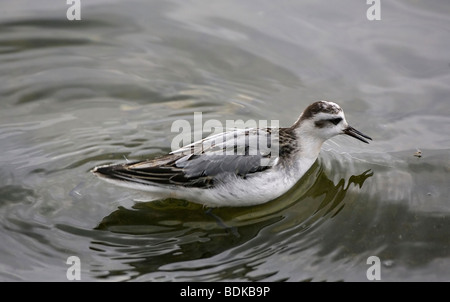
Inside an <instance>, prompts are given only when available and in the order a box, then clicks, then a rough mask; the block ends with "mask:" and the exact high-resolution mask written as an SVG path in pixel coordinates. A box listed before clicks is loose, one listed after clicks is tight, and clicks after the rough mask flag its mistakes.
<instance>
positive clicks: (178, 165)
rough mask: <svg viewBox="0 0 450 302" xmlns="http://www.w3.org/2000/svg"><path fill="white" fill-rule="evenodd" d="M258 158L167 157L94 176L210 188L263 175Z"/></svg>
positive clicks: (101, 169)
mask: <svg viewBox="0 0 450 302" xmlns="http://www.w3.org/2000/svg"><path fill="white" fill-rule="evenodd" d="M260 161H261V157H260V156H245V155H167V156H165V157H164V158H161V159H155V160H150V161H142V162H136V163H129V164H120V165H112V166H103V167H98V168H96V169H95V170H94V173H97V174H99V175H100V176H102V177H106V178H110V179H115V180H119V181H128V182H135V183H140V184H148V185H163V186H168V185H173V186H184V187H196V188H210V187H213V186H215V185H217V183H219V182H221V181H222V180H224V179H225V178H226V177H229V176H233V175H234V176H237V177H241V178H245V177H247V176H248V175H250V174H253V173H256V172H260V171H264V170H266V169H268V168H270V167H269V166H261V165H260Z"/></svg>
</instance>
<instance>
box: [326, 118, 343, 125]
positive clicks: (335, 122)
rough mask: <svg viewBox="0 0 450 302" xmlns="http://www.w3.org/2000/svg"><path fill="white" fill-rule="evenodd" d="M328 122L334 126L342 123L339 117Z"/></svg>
mask: <svg viewBox="0 0 450 302" xmlns="http://www.w3.org/2000/svg"><path fill="white" fill-rule="evenodd" d="M328 121H329V122H331V123H333V124H334V125H337V124H339V123H340V122H341V121H342V118H341V117H337V118H332V119H329V120H328Z"/></svg>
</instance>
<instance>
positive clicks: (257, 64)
mask: <svg viewBox="0 0 450 302" xmlns="http://www.w3.org/2000/svg"><path fill="white" fill-rule="evenodd" d="M381 4H382V7H381V9H382V11H381V18H382V19H381V21H368V20H367V18H366V11H367V9H368V7H369V6H368V5H366V4H365V3H364V1H363V2H361V1H356V0H352V1H350V0H348V1H339V3H331V2H325V1H302V2H300V3H298V2H295V3H294V2H292V1H281V2H280V1H277V2H276V3H275V2H273V1H260V2H258V5H257V6H255V4H254V3H252V2H245V3H243V2H242V1H226V2H214V3H207V4H205V2H204V1H190V2H179V1H178V2H176V1H164V2H163V1H152V2H150V3H147V1H128V2H127V3H126V4H123V3H120V2H114V1H89V3H86V2H85V1H83V2H82V5H81V18H82V21H70V22H69V21H68V20H67V19H66V11H67V8H68V6H67V5H65V1H61V3H59V4H55V3H54V1H39V4H37V3H34V2H29V1H14V2H10V3H8V4H5V3H3V7H2V10H0V70H1V71H2V72H1V74H0V77H1V80H0V83H1V84H0V97H1V109H0V154H1V157H0V213H1V217H2V219H1V222H0V242H2V244H1V246H0V255H1V256H0V280H2V281H14V280H26V281H64V280H67V278H66V272H67V269H68V268H69V265H68V264H66V260H67V258H68V257H69V256H77V257H79V258H80V261H81V279H82V280H84V281H95V280H117V281H126V280H138V281H144V280H145V281H167V280H175V281H249V280H252V281H255V280H263V281H281V280H286V281H300V280H311V281H322V280H327V281H337V280H344V281H367V277H366V272H367V270H368V268H369V267H370V265H368V264H367V259H368V257H370V256H377V257H379V259H380V261H381V268H380V272H381V280H383V281H431V280H438V281H448V280H449V279H450V274H449V270H448V268H449V266H450V233H449V230H450V206H449V199H448V196H449V193H450V192H449V188H448V182H449V178H448V175H449V171H450V156H449V155H450V152H449V151H450V138H449V132H448V129H449V126H450V118H449V116H450V103H449V101H450V100H449V95H450V94H449V92H450V59H449V57H448V51H449V50H450V39H449V33H450V32H449V28H450V17H449V16H450V5H448V4H447V1H444V0H442V1H426V2H425V1H414V2H411V1H394V2H389V3H388V2H386V1H382V3H381ZM318 99H331V100H335V101H336V102H338V103H339V104H340V105H341V106H342V107H343V108H344V110H345V112H346V116H347V119H348V120H349V121H350V123H351V125H353V126H354V127H355V128H357V129H359V130H361V131H362V132H364V133H366V134H368V135H369V136H371V137H373V139H374V140H373V142H371V144H370V145H365V144H363V143H360V142H359V141H357V140H354V139H352V138H345V137H338V138H335V139H333V140H332V141H330V142H328V143H327V144H326V145H325V146H324V150H323V151H322V153H321V155H320V158H319V160H318V161H317V162H316V164H315V165H314V166H313V167H312V169H311V170H310V171H309V172H308V176H307V177H305V178H304V179H302V180H301V181H300V182H299V183H298V184H297V185H296V186H295V187H294V188H293V189H292V190H290V191H289V192H288V193H287V194H286V195H284V196H282V197H280V198H278V199H276V200H274V201H272V202H269V203H267V204H264V205H260V206H255V207H248V208H220V209H213V210H212V211H206V209H203V208H202V207H201V206H198V205H195V204H192V203H189V202H187V201H183V200H164V201H157V202H154V203H148V202H133V200H134V199H136V198H139V197H141V195H140V193H137V192H134V191H132V190H126V189H123V188H117V187H114V186H112V185H109V184H107V183H104V182H101V181H100V180H98V179H96V178H95V177H94V176H93V175H91V173H90V172H89V171H90V170H91V169H92V168H93V167H95V166H97V165H100V164H106V163H119V162H125V161H126V160H140V159H145V158H154V157H156V156H159V155H162V154H164V153H166V152H168V151H170V145H171V140H172V138H173V137H174V136H175V135H176V134H177V133H176V132H172V131H171V125H172V123H173V122H174V121H176V120H179V119H185V120H188V121H190V122H192V121H193V117H194V115H193V112H202V113H203V119H204V120H207V119H217V120H219V121H222V122H223V123H225V121H226V120H237V119H243V120H249V119H254V120H272V119H273V120H279V121H280V124H281V126H288V125H290V124H291V123H292V122H293V121H295V120H296V118H297V117H298V114H299V113H300V112H301V111H302V110H303V108H305V107H306V106H307V105H308V104H310V103H311V102H313V101H315V100H318ZM418 149H419V150H420V151H421V152H422V157H420V158H419V157H417V156H414V155H415V153H416V152H417V151H418Z"/></svg>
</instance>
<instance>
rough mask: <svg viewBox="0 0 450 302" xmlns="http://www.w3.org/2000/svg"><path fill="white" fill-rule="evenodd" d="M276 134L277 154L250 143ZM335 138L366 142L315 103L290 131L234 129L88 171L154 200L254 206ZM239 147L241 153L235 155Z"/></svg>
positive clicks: (336, 110)
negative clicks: (151, 156) (168, 150)
mask: <svg viewBox="0 0 450 302" xmlns="http://www.w3.org/2000/svg"><path fill="white" fill-rule="evenodd" d="M275 130H276V131H275ZM275 132H276V138H277V148H278V149H277V152H269V153H268V152H267V150H266V152H264V151H263V150H262V149H261V147H260V144H258V143H256V144H255V143H252V142H254V141H255V140H260V139H261V137H268V138H273V137H275ZM340 134H347V135H349V136H352V137H354V138H356V139H358V140H360V141H362V142H364V143H368V141H367V140H366V139H370V140H371V138H370V137H369V136H367V135H365V134H363V133H361V132H359V131H358V130H356V129H354V128H353V127H351V126H349V124H348V123H347V121H346V119H345V116H344V112H343V110H342V109H341V107H339V105H337V104H336V103H333V102H330V101H318V102H315V103H313V104H311V105H309V106H308V107H307V108H306V109H305V110H304V111H303V113H302V114H301V115H300V117H299V118H298V119H297V121H296V122H295V123H294V124H293V125H292V126H291V127H289V128H278V129H274V128H253V129H235V130H231V131H228V132H224V133H223V134H222V135H220V136H218V135H214V136H210V137H207V138H205V139H203V140H201V141H198V142H195V143H193V144H190V145H188V146H185V147H183V148H181V149H179V150H176V151H173V152H171V153H169V154H168V155H166V156H163V157H161V158H156V159H151V160H145V161H139V162H134V163H125V164H113V165H104V166H99V167H96V168H94V169H93V170H92V172H93V173H94V174H96V175H98V176H99V177H101V178H102V179H104V180H105V181H108V182H112V183H114V184H116V185H119V186H124V187H129V188H133V189H139V190H143V191H148V192H150V193H151V196H152V197H153V198H154V199H156V198H158V199H161V198H178V199H185V200H189V201H192V202H195V203H199V204H203V205H205V206H208V207H223V206H235V207H237V206H250V205H257V204H262V203H265V202H268V201H270V200H272V199H275V198H276V197H278V196H281V195H282V194H284V193H286V192H287V191H288V190H289V189H290V188H291V187H293V186H294V185H295V183H297V182H298V181H299V180H300V178H301V177H302V176H303V175H304V174H305V173H306V172H307V171H308V169H309V168H311V166H312V165H313V163H314V162H315V161H316V160H317V157H318V156H319V152H320V149H321V147H322V144H323V143H324V142H325V141H326V140H328V139H330V138H332V137H334V136H336V135H340ZM219 138H220V139H219ZM238 148H243V150H244V151H243V152H241V153H238V152H236V151H238V150H237V149H238ZM230 150H232V151H234V152H231V154H230V152H229V151H230ZM275 154H276V155H275ZM263 159H270V163H265V164H263V161H262V160H263Z"/></svg>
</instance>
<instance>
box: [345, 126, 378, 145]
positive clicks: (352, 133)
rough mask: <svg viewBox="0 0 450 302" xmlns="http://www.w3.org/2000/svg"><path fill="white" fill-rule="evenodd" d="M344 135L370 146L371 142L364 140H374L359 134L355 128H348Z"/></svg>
mask: <svg viewBox="0 0 450 302" xmlns="http://www.w3.org/2000/svg"><path fill="white" fill-rule="evenodd" d="M344 133H345V134H347V135H350V136H353V137H354V138H356V139H359V140H360V141H362V142H365V143H366V144H368V143H369V142H368V141H367V140H365V139H364V138H367V139H370V140H372V138H370V137H369V136H367V135H365V134H363V133H361V132H359V131H358V130H356V129H355V128H353V127H351V126H348V127H347V128H346V129H344ZM363 137H364V138H363Z"/></svg>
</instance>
